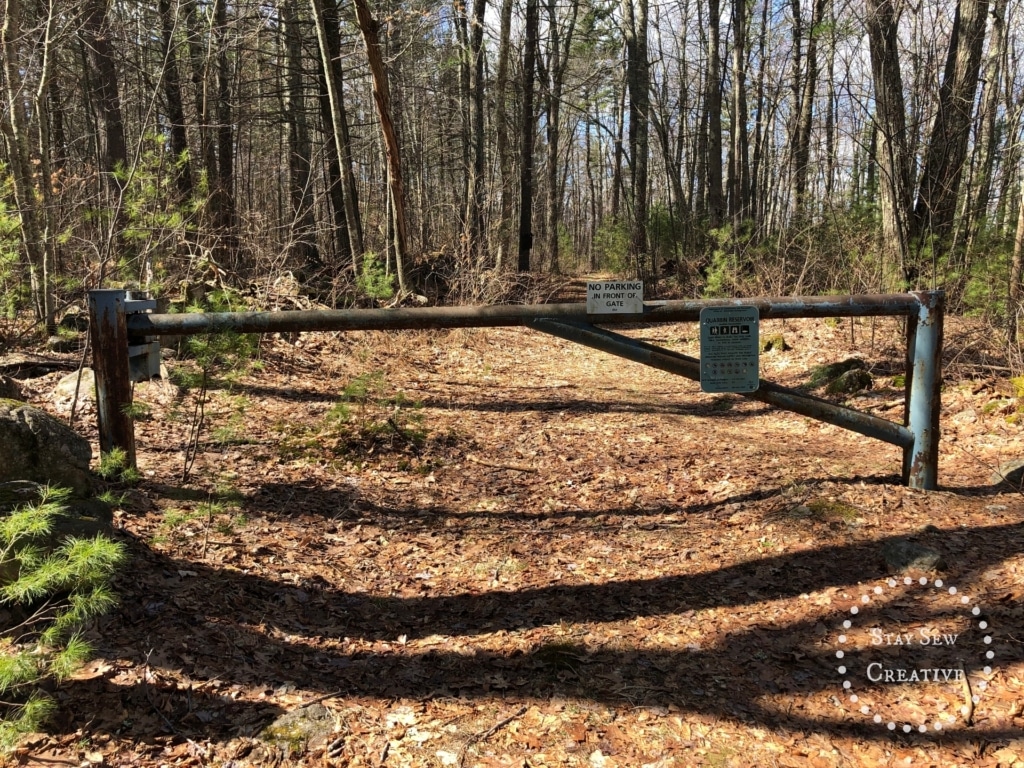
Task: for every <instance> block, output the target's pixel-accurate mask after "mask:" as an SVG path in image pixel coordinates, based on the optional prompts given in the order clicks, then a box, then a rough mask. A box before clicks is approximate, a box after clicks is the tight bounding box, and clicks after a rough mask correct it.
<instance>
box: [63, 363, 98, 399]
mask: <svg viewBox="0 0 1024 768" xmlns="http://www.w3.org/2000/svg"><path fill="white" fill-rule="evenodd" d="M76 390H77V392H78V399H79V400H80V401H81V400H95V399H96V374H94V373H93V372H92V368H83V369H82V373H81V376H79V374H78V371H75V372H74V373H69V374H68V375H67V376H65V377H64V378H62V379H61V380H60V381H58V382H57V386H56V387H54V388H53V399H54V400H59V401H61V402H63V401H66V400H67V401H70V400H74V399H75V391H76Z"/></svg>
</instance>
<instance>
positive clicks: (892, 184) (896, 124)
mask: <svg viewBox="0 0 1024 768" xmlns="http://www.w3.org/2000/svg"><path fill="white" fill-rule="evenodd" d="M867 10H868V16H867V32H868V43H869V46H870V49H871V75H872V78H873V80H874V85H875V120H876V123H877V127H878V135H877V139H878V152H877V158H876V162H877V165H878V169H879V171H880V172H881V185H880V186H881V189H880V192H881V204H882V205H881V208H882V230H883V243H884V247H885V248H887V249H890V250H891V251H892V256H893V257H894V258H895V259H896V261H897V264H898V267H899V270H900V273H901V275H902V279H903V280H904V281H905V282H907V283H913V282H914V280H915V278H916V275H914V274H911V272H910V269H909V260H908V248H909V232H910V231H909V218H910V214H911V210H912V209H911V206H912V202H911V188H910V161H911V158H910V154H909V152H908V150H907V122H906V121H907V115H906V107H905V103H904V100H903V80H902V77H901V75H900V61H899V47H898V39H897V33H898V27H899V14H898V12H897V8H896V4H895V0H867Z"/></svg>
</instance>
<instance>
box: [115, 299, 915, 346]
mask: <svg viewBox="0 0 1024 768" xmlns="http://www.w3.org/2000/svg"><path fill="white" fill-rule="evenodd" d="M733 306H734V307H740V306H742V307H756V308H757V310H758V313H759V315H760V317H761V319H762V320H765V319H781V318H795V317H867V316H882V315H910V314H915V313H916V312H917V309H918V307H919V306H920V301H919V299H918V297H917V296H914V295H913V294H907V293H899V294H880V295H862V296H809V297H802V298H791V297H780V298H756V299H710V300H706V301H651V302H647V303H645V305H644V312H643V314H642V315H635V314H634V315H588V314H587V310H586V305H584V304H531V305H499V306H481V307H418V308H399V309H342V310H303V311H296V312H289V311H283V312H222V313H206V314H204V313H189V314H177V315H169V314H162V315H157V314H139V315H130V316H129V317H128V329H129V330H130V331H132V332H133V333H140V334H147V335H157V336H162V335H177V334H192V333H211V332H214V333H215V332H219V331H235V332H237V333H294V332H301V331H374V330H378V331H379V330H404V329H422V328H467V327H495V326H514V325H528V324H529V323H531V322H532V321H534V320H536V319H538V318H542V317H547V318H552V319H557V320H581V321H587V322H593V323H600V324H602V325H611V324H632V323H668V322H696V321H697V320H698V319H699V318H700V311H701V309H703V308H704V307H733Z"/></svg>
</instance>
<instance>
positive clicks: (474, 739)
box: [459, 707, 526, 768]
mask: <svg viewBox="0 0 1024 768" xmlns="http://www.w3.org/2000/svg"><path fill="white" fill-rule="evenodd" d="M525 714H526V707H520V708H519V711H518V712H514V713H513V714H511V715H509V716H508V717H506V718H505V719H504V720H501V721H500V722H497V723H495V724H494V725H492V726H491V727H490V728H488V729H487V730H486V731H482V732H480V733H478V734H476V735H475V736H470V737H469V739H468V740H467V741H466V743H465V744H463V745H462V750H461V751H460V752H459V768H464V766H465V765H466V753H467V752H468V751H469V748H470V747H472V746H473V745H474V744H478V743H480V742H481V741H486V740H487V739H489V738H491V736H493V735H494V734H495V733H497V732H498V731H500V730H501V729H502V728H504V727H505V726H506V725H508V724H509V723H511V722H512V721H513V720H515V719H516V718H517V717H522V716H523V715H525Z"/></svg>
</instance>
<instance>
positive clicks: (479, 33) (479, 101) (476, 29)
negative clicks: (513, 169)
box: [466, 0, 487, 271]
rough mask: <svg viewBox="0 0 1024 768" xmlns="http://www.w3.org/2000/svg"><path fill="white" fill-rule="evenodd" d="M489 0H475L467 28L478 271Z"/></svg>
mask: <svg viewBox="0 0 1024 768" xmlns="http://www.w3.org/2000/svg"><path fill="white" fill-rule="evenodd" d="M486 9H487V0H473V16H472V18H471V19H470V21H469V26H470V28H469V31H468V43H469V47H468V51H467V54H468V58H469V61H468V62H467V64H468V67H467V69H468V74H469V83H468V85H469V142H470V147H471V150H470V155H471V157H470V164H469V179H468V181H467V184H466V245H467V248H468V251H469V254H470V256H471V263H473V264H474V266H475V268H476V269H477V270H478V271H479V270H481V269H482V268H483V266H484V260H485V258H486V243H485V242H484V141H485V137H484V55H483V47H484V13H485V11H486Z"/></svg>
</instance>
